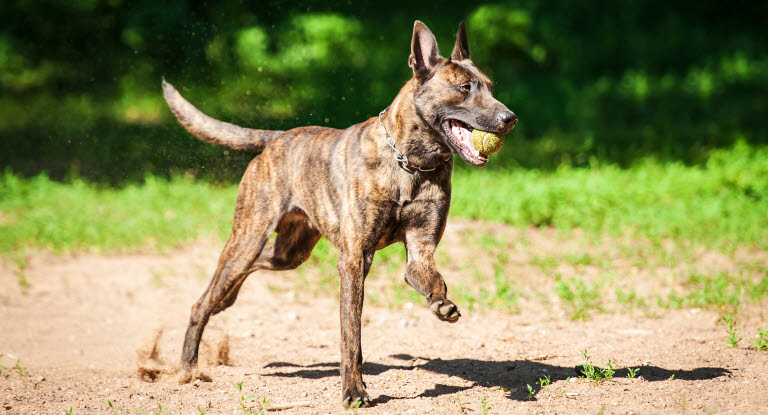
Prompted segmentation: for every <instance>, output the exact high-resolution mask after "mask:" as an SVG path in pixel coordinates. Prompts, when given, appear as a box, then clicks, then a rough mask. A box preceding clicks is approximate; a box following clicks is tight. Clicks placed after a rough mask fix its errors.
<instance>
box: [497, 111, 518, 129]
mask: <svg viewBox="0 0 768 415" xmlns="http://www.w3.org/2000/svg"><path fill="white" fill-rule="evenodd" d="M499 120H500V121H501V123H502V124H504V126H505V127H510V128H511V127H514V126H515V124H517V115H515V113H514V112H512V111H504V112H502V113H501V114H499Z"/></svg>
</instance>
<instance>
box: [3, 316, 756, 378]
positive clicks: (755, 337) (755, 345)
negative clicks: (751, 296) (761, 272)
mask: <svg viewBox="0 0 768 415" xmlns="http://www.w3.org/2000/svg"><path fill="white" fill-rule="evenodd" d="M753 343H754V344H755V348H756V349H757V350H768V329H766V328H763V327H760V328H759V329H757V336H755V340H754V341H753ZM0 356H2V355H0ZM0 373H2V372H0Z"/></svg>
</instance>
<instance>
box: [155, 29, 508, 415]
mask: <svg viewBox="0 0 768 415" xmlns="http://www.w3.org/2000/svg"><path fill="white" fill-rule="evenodd" d="M408 65H409V66H410V67H411V69H412V70H413V77H412V79H410V80H409V81H408V82H407V83H406V84H405V86H403V88H402V89H401V90H400V92H399V93H398V94H397V96H396V97H395V99H394V101H392V104H391V105H390V106H389V107H387V109H385V110H384V111H382V112H381V113H380V114H379V116H378V117H373V118H371V119H369V120H367V121H365V122H363V123H360V124H356V125H353V126H351V127H349V128H347V129H345V130H338V129H333V128H325V127H300V128H295V129H292V130H288V131H267V130H258V129H249V128H243V127H239V126H236V125H233V124H229V123H225V122H222V121H217V120H215V119H213V118H210V117H208V116H207V115H205V114H203V113H202V112H200V111H199V110H198V109H197V108H195V107H194V106H193V105H192V104H190V103H189V102H188V101H186V100H185V99H184V98H183V97H182V96H181V95H180V94H179V92H178V91H177V90H176V89H175V88H174V87H173V86H172V85H170V84H169V83H167V82H165V80H163V95H164V97H165V100H166V102H167V103H168V106H169V107H170V108H171V110H172V111H173V113H174V114H175V116H176V118H177V119H178V120H179V122H180V123H181V124H182V125H183V126H184V127H185V129H186V130H187V131H188V132H190V133H191V134H193V135H195V136H197V137H198V138H200V139H201V140H203V141H206V142H209V143H215V144H220V145H224V146H228V147H230V148H234V149H248V150H256V151H261V154H259V155H257V156H256V157H255V158H254V159H253V160H252V161H251V162H250V164H249V165H248V167H247V169H246V171H245V173H244V175H243V178H242V181H241V182H240V186H239V189H238V194H237V202H236V205H235V214H234V220H233V224H232V233H231V235H230V237H229V239H228V241H227V243H226V246H225V247H224V250H223V252H222V253H221V257H220V259H219V263H218V267H217V269H216V272H215V273H214V275H213V278H212V280H211V282H210V285H209V286H208V288H207V289H206V290H205V292H204V293H203V295H202V297H200V299H199V300H198V301H197V302H196V303H195V304H194V305H193V306H192V312H191V316H190V319H189V326H188V328H187V331H186V335H185V338H184V346H183V350H182V356H181V363H180V366H179V371H180V372H181V373H190V372H191V371H192V370H193V369H195V367H196V366H197V354H198V348H199V345H200V338H201V336H202V334H203V329H204V328H205V325H206V323H207V322H208V319H209V318H210V317H211V316H212V315H214V314H216V313H219V312H221V311H223V310H224V309H226V308H227V307H229V306H231V305H232V304H233V303H234V302H235V299H236V298H237V294H238V291H239V290H240V287H241V286H242V284H243V281H245V279H246V277H248V275H249V274H250V273H252V272H254V271H256V270H289V269H294V268H296V267H298V266H299V265H300V264H302V263H303V262H304V261H306V260H307V258H309V255H310V253H311V252H312V249H313V248H314V246H315V244H317V242H318V241H319V240H320V237H321V236H324V237H326V238H327V239H328V240H329V241H330V242H331V243H332V244H333V246H334V247H335V248H336V249H337V250H338V253H339V256H338V263H337V268H338V272H339V278H340V286H341V295H340V301H341V305H340V317H341V363H340V372H341V379H342V404H343V405H344V406H345V407H349V406H360V405H362V406H370V405H371V404H372V401H371V398H370V396H369V395H368V393H367V392H366V390H365V384H364V382H363V377H362V364H363V358H362V356H363V355H362V349H361V345H360V329H361V314H362V311H363V291H364V289H363V285H364V283H365V278H366V276H367V275H368V271H369V270H370V268H371V263H372V262H373V256H374V253H375V252H376V251H377V250H379V249H382V248H384V247H386V246H388V245H391V244H393V243H398V242H402V243H404V244H405V248H406V253H407V265H406V272H405V281H406V282H407V283H408V284H409V285H410V286H411V287H413V288H414V289H415V290H416V291H418V292H419V293H420V294H421V295H423V296H424V297H425V298H426V303H427V305H428V306H429V309H430V310H431V311H432V313H433V314H434V315H435V316H436V317H437V318H438V319H440V320H443V321H447V322H450V323H454V322H456V321H457V320H458V319H459V317H460V316H461V314H460V312H459V308H458V307H457V306H456V305H455V304H454V303H453V302H451V301H450V300H449V299H448V298H447V296H446V294H447V287H446V285H445V281H444V280H443V277H442V276H441V275H440V273H439V272H438V271H437V268H436V266H435V260H434V253H435V248H436V247H437V244H438V242H440V239H441V238H442V235H443V232H444V231H445V225H446V220H447V217H448V207H449V205H450V202H451V172H452V169H453V155H454V154H457V155H459V157H461V159H463V160H464V161H465V162H467V163H469V164H470V165H472V166H475V167H482V166H484V165H485V164H486V163H487V162H488V157H487V156H484V155H482V154H480V153H479V152H478V151H477V150H476V149H475V148H474V147H473V145H472V142H471V138H470V137H471V131H472V130H473V129H479V130H482V131H487V132H493V133H496V134H500V135H502V134H505V133H507V132H509V131H510V130H511V129H512V128H514V126H515V124H516V123H517V116H516V115H515V114H514V113H513V112H512V111H510V110H509V109H507V107H506V106H504V104H502V103H501V102H499V101H498V100H496V99H495V98H494V97H493V84H492V83H491V80H490V79H489V78H488V77H487V76H486V75H485V74H484V73H483V72H481V71H480V70H479V69H477V67H476V66H475V65H474V64H473V63H472V61H471V60H470V54H469V47H468V45H467V33H466V28H465V25H464V22H462V23H461V24H460V25H459V29H458V33H457V36H456V44H455V46H454V49H453V53H451V56H450V57H449V58H444V57H442V56H440V53H439V51H438V47H437V41H436V40H435V36H434V35H433V34H432V32H431V31H430V30H429V29H428V28H427V26H426V25H424V24H423V23H421V22H420V21H416V22H415V23H414V26H413V38H412V40H411V53H410V56H409V58H408ZM273 233H277V237H276V238H275V239H274V240H273V241H269V238H270V236H271V235H272V234H273Z"/></svg>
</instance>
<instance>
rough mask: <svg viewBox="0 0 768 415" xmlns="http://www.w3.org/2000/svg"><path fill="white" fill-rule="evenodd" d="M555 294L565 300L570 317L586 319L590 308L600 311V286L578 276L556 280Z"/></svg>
mask: <svg viewBox="0 0 768 415" xmlns="http://www.w3.org/2000/svg"><path fill="white" fill-rule="evenodd" d="M555 289H556V291H557V295H558V296H559V297H560V299H561V300H563V301H564V302H565V305H566V307H567V308H568V309H569V311H570V314H571V318H573V319H580V320H587V318H588V317H589V312H590V311H591V310H597V311H602V306H601V305H600V303H601V294H600V286H599V285H598V284H589V283H586V282H584V281H583V280H580V279H578V278H568V279H566V280H562V279H561V280H558V281H557V285H556V287H555Z"/></svg>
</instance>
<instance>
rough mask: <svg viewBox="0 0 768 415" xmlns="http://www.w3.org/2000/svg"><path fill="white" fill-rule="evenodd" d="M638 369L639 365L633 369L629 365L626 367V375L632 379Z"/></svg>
mask: <svg viewBox="0 0 768 415" xmlns="http://www.w3.org/2000/svg"><path fill="white" fill-rule="evenodd" d="M639 371H640V368H639V367H638V368H637V369H633V368H631V367H628V368H627V377H628V378H630V379H634V378H635V377H637V372H639Z"/></svg>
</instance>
